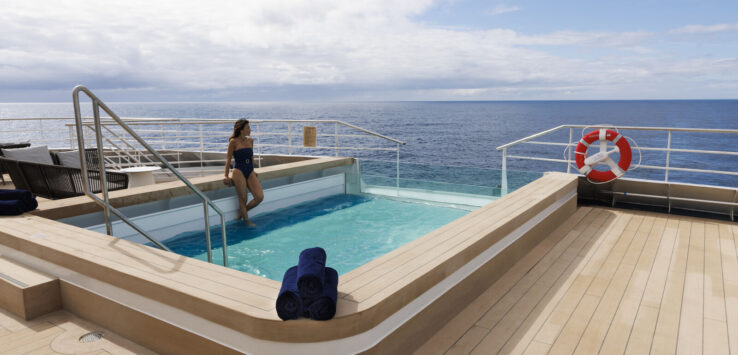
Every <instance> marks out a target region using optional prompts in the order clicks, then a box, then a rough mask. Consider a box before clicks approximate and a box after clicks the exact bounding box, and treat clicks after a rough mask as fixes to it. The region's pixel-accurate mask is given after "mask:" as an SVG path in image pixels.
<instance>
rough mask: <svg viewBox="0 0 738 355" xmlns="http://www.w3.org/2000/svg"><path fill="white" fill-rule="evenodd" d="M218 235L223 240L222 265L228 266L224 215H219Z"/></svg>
mask: <svg viewBox="0 0 738 355" xmlns="http://www.w3.org/2000/svg"><path fill="white" fill-rule="evenodd" d="M220 236H221V240H222V242H223V266H225V267H228V240H226V227H225V215H222V214H221V215H220Z"/></svg>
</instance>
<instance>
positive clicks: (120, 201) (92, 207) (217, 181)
mask: <svg viewBox="0 0 738 355" xmlns="http://www.w3.org/2000/svg"><path fill="white" fill-rule="evenodd" d="M353 162H354V159H353V158H342V157H338V158H330V157H326V158H314V159H307V160H301V161H296V162H292V163H285V164H279V165H272V166H267V167H263V168H256V169H254V171H256V173H257V174H259V180H260V181H265V180H270V179H276V178H280V177H284V176H290V175H296V174H302V173H307V172H311V171H318V170H323V169H329V168H334V167H338V166H343V165H350V164H353ZM190 182H192V184H193V185H195V186H196V187H197V188H198V189H200V191H203V192H204V191H212V190H218V189H222V188H223V174H216V175H209V176H203V177H197V178H191V179H190ZM189 194H192V191H191V190H190V189H189V188H188V187H187V186H185V184H184V183H183V182H181V181H171V182H165V183H161V184H154V185H147V186H140V187H134V188H130V189H125V190H118V191H111V192H110V193H109V194H108V196H109V198H110V203H111V204H112V205H113V207H116V208H120V207H125V206H131V205H137V204H141V203H146V202H152V201H159V200H166V199H170V198H174V197H178V196H184V195H189ZM98 196H100V198H102V195H101V194H98ZM100 211H102V208H101V207H99V206H98V205H97V204H96V203H95V202H94V201H92V199H90V198H89V197H87V196H78V197H72V198H65V199H60V200H45V199H44V200H39V206H38V209H37V210H35V211H32V212H30V213H31V214H34V215H37V216H41V217H45V218H50V219H62V218H67V217H72V216H79V215H83V214H88V213H94V212H100Z"/></svg>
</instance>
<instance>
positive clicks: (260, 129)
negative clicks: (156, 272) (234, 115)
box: [67, 118, 405, 189]
mask: <svg viewBox="0 0 738 355" xmlns="http://www.w3.org/2000/svg"><path fill="white" fill-rule="evenodd" d="M124 121H125V122H126V124H128V125H129V126H130V127H135V128H136V132H139V133H140V134H141V135H145V138H146V141H147V142H148V143H149V144H152V145H154V146H156V147H157V148H158V149H160V150H174V151H176V150H178V148H179V149H185V150H188V149H190V150H192V149H194V150H195V151H198V152H200V157H199V159H198V160H182V159H180V154H178V153H177V152H171V153H165V152H161V154H162V155H163V156H167V157H171V158H172V159H170V161H172V162H175V161H176V164H177V166H182V165H192V164H195V165H197V164H198V163H199V165H200V169H201V171H203V172H204V171H208V170H209V171H215V170H218V171H220V170H221V169H222V168H220V167H212V165H213V164H212V163H215V162H221V163H225V159H212V158H210V159H205V158H203V153H207V152H213V151H217V150H224V148H225V139H224V137H228V136H229V135H230V134H231V133H232V131H231V130H230V127H228V126H230V125H231V124H233V120H232V119H196V118H127V119H125V120H124ZM249 122H250V124H251V127H252V133H251V136H252V137H254V150H255V152H256V156H255V158H254V160H255V161H256V166H257V167H261V163H262V159H261V156H263V154H264V153H265V150H267V149H281V151H282V152H283V153H286V155H294V154H295V153H296V152H300V151H307V152H311V151H320V152H327V151H328V152H332V153H333V155H334V156H338V155H339V154H340V152H342V151H370V152H371V151H374V152H380V151H386V152H389V153H394V155H395V165H396V175H397V176H396V185H397V189H399V171H400V146H402V145H404V144H405V143H404V142H402V141H400V140H397V139H393V138H390V137H387V136H384V135H382V134H379V133H377V132H373V131H371V130H367V129H364V128H361V127H357V126H354V125H352V124H349V123H346V122H343V121H338V120H264V119H250V120H249ZM85 125H86V126H87V127H89V128H90V129H94V127H93V125H94V124H93V123H92V122H87V123H85ZM101 125H102V127H103V128H105V129H107V130H108V131H110V132H111V133H114V132H113V131H114V130H115V129H116V126H117V123H116V122H113V121H105V120H103V121H102V122H101ZM308 125H309V126H315V127H316V128H320V129H318V130H317V138H318V141H317V143H318V144H316V145H315V146H314V147H310V146H305V145H304V144H303V142H302V140H301V138H302V137H301V133H300V132H299V128H300V126H308ZM67 126H68V127H69V128H70V129H72V125H67ZM275 126H276V128H275ZM296 128H297V129H296ZM226 129H228V130H226ZM346 130H349V132H348V133H346V132H341V131H346ZM73 135H74V134H73V133H70V136H73ZM274 137H276V138H277V139H278V140H277V141H275V140H274V139H273V138H274ZM117 138H118V139H122V138H120V137H117ZM365 138H371V139H378V140H379V141H380V142H387V143H389V144H390V145H391V146H386V145H385V146H368V144H365V143H364V142H357V140H361V139H365ZM113 140H114V139H113V138H112V137H111V138H110V140H106V143H108V145H110V146H112V147H113V148H115V149H113V150H112V152H115V151H118V150H119V148H124V149H122V150H120V151H121V152H124V153H125V154H126V155H128V157H129V158H131V159H128V161H129V163H130V164H131V165H132V166H133V165H148V164H152V162H151V161H148V162H146V161H143V159H146V158H147V157H146V154H145V152H144V154H142V153H141V152H140V151H136V150H135V148H134V147H133V144H132V143H135V142H126V141H120V142H118V144H115V142H113ZM348 140H352V142H348V144H344V143H342V142H344V141H348ZM321 142H322V143H321ZM326 142H327V143H328V144H326ZM129 152H134V153H133V154H130V153H129ZM119 155H120V154H119ZM132 156H135V157H140V158H141V160H137V159H133V157H132ZM208 165H209V166H208Z"/></svg>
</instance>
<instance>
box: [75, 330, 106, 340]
mask: <svg viewBox="0 0 738 355" xmlns="http://www.w3.org/2000/svg"><path fill="white" fill-rule="evenodd" d="M102 337H103V332H101V331H99V330H96V331H94V332H89V333H87V334H85V335H83V336H81V337H79V342H80V343H93V342H96V341H98V340H100V339H102Z"/></svg>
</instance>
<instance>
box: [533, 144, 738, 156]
mask: <svg viewBox="0 0 738 355" xmlns="http://www.w3.org/2000/svg"><path fill="white" fill-rule="evenodd" d="M522 143H525V144H539V145H555V146H562V147H566V146H571V147H574V146H576V145H578V144H579V143H578V142H574V143H572V144H567V143H556V142H540V141H529V142H522ZM638 149H641V150H647V151H656V152H668V151H671V152H679V153H701V154H718V155H738V152H731V151H726V150H702V149H682V148H670V149H667V148H658V147H640V146H639V147H638Z"/></svg>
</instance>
